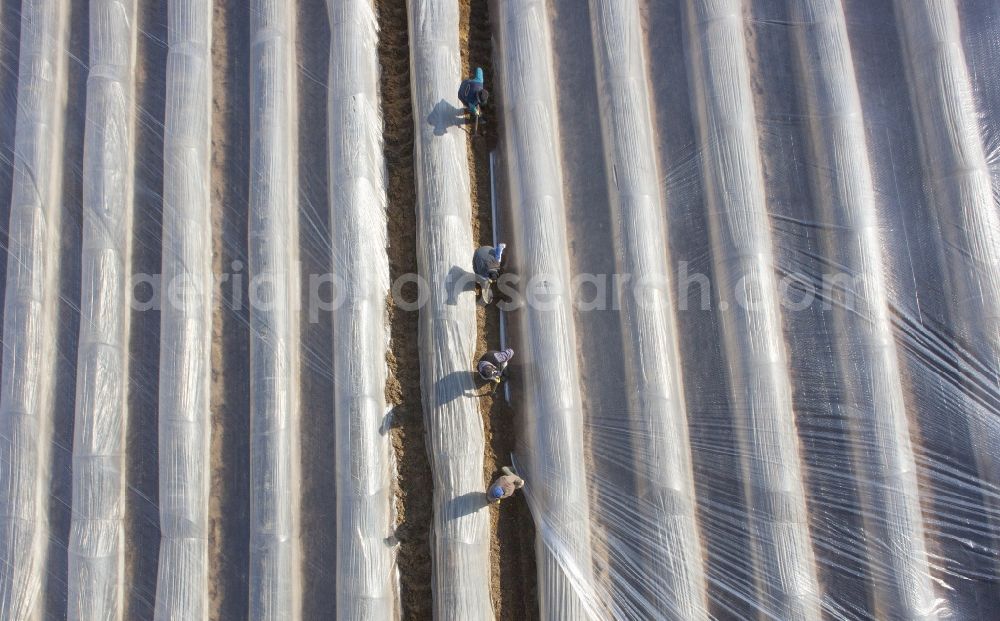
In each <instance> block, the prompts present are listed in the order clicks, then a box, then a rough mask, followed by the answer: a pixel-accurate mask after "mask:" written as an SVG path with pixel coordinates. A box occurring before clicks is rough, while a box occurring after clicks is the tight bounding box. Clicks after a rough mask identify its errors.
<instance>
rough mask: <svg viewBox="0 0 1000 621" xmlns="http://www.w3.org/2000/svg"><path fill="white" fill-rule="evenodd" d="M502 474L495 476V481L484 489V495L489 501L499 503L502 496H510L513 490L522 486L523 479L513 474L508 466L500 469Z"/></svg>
mask: <svg viewBox="0 0 1000 621" xmlns="http://www.w3.org/2000/svg"><path fill="white" fill-rule="evenodd" d="M500 472H502V473H503V474H502V475H500V476H499V477H497V479H496V481H493V484H492V485H490V488H489V489H488V490H486V497H487V498H489V500H490V502H495V503H498V504H499V503H500V501H501V500H503V499H504V498H510V497H511V496H513V495H514V492H516V491H517V490H519V489H521V488H522V487H524V479H522V478H521V477H519V476H517V475H516V474H514V472H513V471H511V469H510V468H508V467H507V466H504V467H503V468H501V469H500Z"/></svg>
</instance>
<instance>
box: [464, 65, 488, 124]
mask: <svg viewBox="0 0 1000 621" xmlns="http://www.w3.org/2000/svg"><path fill="white" fill-rule="evenodd" d="M483 86H484V80H483V68H482V67H476V75H474V76H473V77H471V78H469V79H468V80H463V81H462V84H461V85H459V87H458V100H459V101H461V102H462V103H464V104H465V106H466V108H468V109H469V112H471V113H472V115H473V116H479V114H480V106H482V105H483V104H485V103H486V102H487V101H489V99H490V93H489V91H487V90H486V89H485V88H483Z"/></svg>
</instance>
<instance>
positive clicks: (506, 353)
mask: <svg viewBox="0 0 1000 621" xmlns="http://www.w3.org/2000/svg"><path fill="white" fill-rule="evenodd" d="M513 357H514V350H513V349H511V348H509V347H508V348H507V349H505V350H503V351H496V350H494V351H488V352H486V353H485V354H483V355H482V356H480V358H479V362H478V363H476V371H477V372H478V373H479V377H481V378H483V379H484V380H486V381H487V382H496V383H497V384H499V383H500V382H501V381H502V380H503V374H504V371H506V370H507V363H508V362H510V359H511V358H513Z"/></svg>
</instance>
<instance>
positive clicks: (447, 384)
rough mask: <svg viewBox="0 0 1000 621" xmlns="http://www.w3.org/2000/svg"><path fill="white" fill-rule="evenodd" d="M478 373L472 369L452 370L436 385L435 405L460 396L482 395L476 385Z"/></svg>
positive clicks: (443, 403)
mask: <svg viewBox="0 0 1000 621" xmlns="http://www.w3.org/2000/svg"><path fill="white" fill-rule="evenodd" d="M476 377H478V375H477V374H476V373H474V372H472V371H452V372H451V373H449V374H448V375H445V376H444V377H442V378H441V379H439V380H438V381H437V383H436V384H435V386H434V396H435V405H438V406H441V405H445V404H447V403H451V402H452V401H454V400H455V399H457V398H459V397H479V396H481V395H480V394H479V391H478V386H476Z"/></svg>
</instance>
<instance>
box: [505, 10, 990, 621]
mask: <svg viewBox="0 0 1000 621" xmlns="http://www.w3.org/2000/svg"><path fill="white" fill-rule="evenodd" d="M640 4H641V6H640ZM494 7H495V10H496V15H495V21H496V25H495V27H496V29H497V31H498V32H499V38H498V41H497V43H498V49H496V53H497V56H498V59H499V64H500V71H499V72H498V73H499V75H498V76H497V79H498V80H499V81H501V82H502V87H503V90H502V102H500V104H499V105H500V106H501V108H502V111H503V115H504V116H503V121H504V126H505V132H504V145H503V147H504V156H505V159H506V163H507V173H508V174H507V185H508V187H509V216H508V220H509V224H510V226H512V228H513V234H514V238H515V239H514V244H513V246H512V252H511V258H512V259H511V260H512V261H513V262H514V268H513V270H514V271H515V272H517V274H518V276H519V278H520V283H521V286H522V289H521V291H520V292H521V294H522V295H523V296H524V297H523V298H522V299H526V300H529V304H528V306H527V307H525V308H521V309H518V310H517V311H516V312H514V313H512V323H513V326H514V333H515V335H516V336H519V337H520V340H519V343H520V345H521V352H519V356H520V357H521V360H520V362H521V365H520V369H519V370H520V372H521V373H522V375H523V385H522V386H520V387H518V390H517V393H518V399H517V406H518V407H519V409H520V410H521V413H522V416H523V418H522V421H523V422H522V425H521V426H520V428H519V429H518V433H519V446H520V450H519V453H518V455H517V457H518V460H519V465H520V466H521V467H522V468H523V471H524V472H523V474H524V475H525V478H526V480H527V481H528V484H527V486H526V487H525V491H526V493H527V495H528V498H529V503H530V505H531V509H532V515H533V517H534V519H535V523H536V527H537V529H538V542H537V545H536V548H537V550H536V552H537V554H538V559H539V575H538V580H539V591H538V592H539V599H540V602H539V605H540V608H541V614H542V617H543V618H550V619H551V618H567V617H568V618H583V617H590V618H607V619H611V618H615V619H620V618H635V619H645V618H675V619H697V618H706V619H707V618H773V619H821V618H837V619H943V618H962V619H977V618H989V617H990V616H991V615H992V614H993V611H994V610H995V607H991V604H990V602H994V606H995V600H996V596H995V594H996V592H997V591H996V579H997V562H996V560H997V554H996V550H997V537H996V536H997V532H998V531H997V528H998V526H997V524H996V520H995V517H996V502H995V498H996V490H997V484H998V482H1000V479H998V474H997V472H996V455H997V454H998V453H997V447H998V442H997V439H998V436H997V434H998V433H1000V421H998V418H997V414H998V413H1000V400H998V399H997V397H998V396H1000V392H998V389H1000V384H998V377H1000V376H998V372H1000V364H998V358H997V356H998V352H1000V347H998V343H1000V341H998V337H1000V331H998V328H997V322H996V317H997V313H998V309H1000V304H998V295H1000V293H998V292H1000V287H998V283H997V281H996V279H997V278H998V275H1000V271H998V266H1000V263H998V252H1000V209H998V204H997V201H996V198H995V196H996V194H995V191H994V189H993V184H994V183H996V182H997V181H998V179H997V176H996V173H995V166H992V165H991V163H990V162H991V159H992V158H991V154H992V153H994V152H995V136H994V133H995V124H996V120H997V118H998V117H997V111H996V108H995V106H996V102H997V98H996V87H995V84H992V82H993V81H994V79H995V77H996V70H995V69H994V68H993V66H992V65H991V62H995V59H996V58H997V50H996V45H997V40H998V39H997V36H998V32H1000V31H998V30H997V28H998V27H1000V21H998V17H1000V16H998V13H997V9H996V7H994V6H991V4H990V3H984V2H967V3H955V2H951V1H938V0H932V1H927V2H921V1H913V2H911V1H907V0H900V1H899V2H896V3H895V4H892V5H890V3H874V4H868V3H864V2H854V1H847V2H840V1H839V0H794V1H792V2H787V3H786V2H769V1H766V0H761V1H759V2H740V1H738V0H713V1H709V0H687V1H685V2H682V3H678V4H677V5H673V3H662V4H661V3H648V4H646V3H639V4H636V3H631V2H613V1H611V0H592V1H591V2H589V4H588V7H587V9H588V10H587V11H584V12H579V11H573V10H572V6H571V3H568V2H561V1H559V0H552V1H550V2H543V1H541V0H538V1H534V2H531V1H526V2H516V3H515V2H497V3H495V4H494ZM584 44H587V46H589V48H590V49H589V50H588V49H585V48H584ZM568 51H572V52H576V53H579V54H581V55H582V54H584V53H586V52H590V54H591V57H590V58H582V57H577V60H575V61H574V60H568V57H569V54H568ZM970 52H971V54H970ZM591 59H592V60H591ZM991 59H992V60H991ZM595 116H597V117H599V122H600V125H599V127H594V120H595V118H594V117H595ZM596 171H601V172H603V178H601V175H599V174H597V172H596ZM595 177H596V178H597V179H598V180H597V181H594V179H595ZM595 189H599V190H603V192H602V196H600V197H598V198H595V197H594V190H595ZM604 227H606V228H604ZM595 231H598V233H595ZM588 236H591V237H588ZM594 239H597V240H607V241H606V243H608V244H609V246H610V248H609V251H608V252H605V249H604V248H603V247H598V246H594V245H593V243H590V242H592V241H593V240H594ZM602 253H605V254H607V255H608V256H609V257H610V259H609V263H608V264H606V265H603V266H602V268H603V269H604V270H605V271H604V272H601V274H603V275H604V276H608V280H606V281H605V283H611V282H612V281H611V278H610V277H611V275H612V273H613V274H614V275H616V276H622V275H627V276H628V279H626V280H625V282H626V284H624V285H622V286H621V287H620V288H613V285H612V284H608V285H607V287H608V288H607V291H610V293H609V294H608V295H607V297H606V298H601V299H602V300H603V301H605V302H607V303H608V305H607V306H606V307H602V308H601V309H598V310H597V311H594V310H590V309H587V308H584V307H585V306H586V305H587V304H591V303H592V302H593V300H594V299H595V294H594V289H593V288H590V289H587V288H586V286H582V285H580V284H579V283H578V282H577V281H575V280H574V279H576V278H578V277H579V276H580V275H581V272H584V271H586V270H587V268H588V267H590V266H594V265H599V264H600V260H601V259H600V256H601V255H602ZM529 291H530V293H529ZM597 291H598V293H597V297H600V295H602V294H603V293H604V292H605V290H604V289H600V288H598V289H597ZM532 295H534V296H535V297H536V298H537V297H538V296H539V295H544V296H545V301H546V302H547V305H546V309H545V310H541V309H539V308H532V307H531V304H530V300H531V299H532ZM706 295H707V297H704V296H706ZM583 300H586V301H583ZM803 300H811V302H812V303H810V302H808V301H807V302H806V303H805V304H803ZM609 326H611V329H608V327H609ZM602 327H603V328H604V329H603V331H601V328H602ZM615 328H617V330H619V333H618V334H615V333H614V329H615ZM619 351H620V354H619ZM580 374H582V378H585V381H581V375H580ZM605 376H606V377H607V378H608V379H605Z"/></svg>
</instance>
